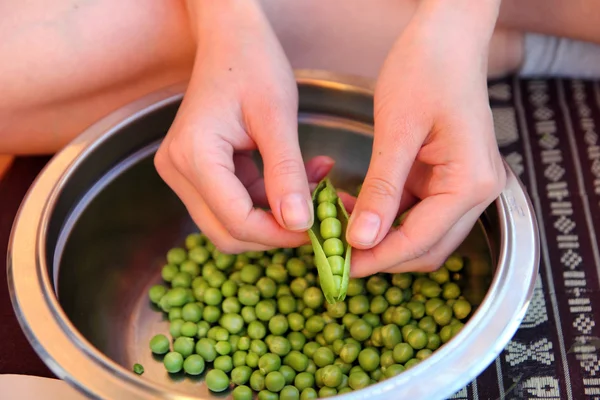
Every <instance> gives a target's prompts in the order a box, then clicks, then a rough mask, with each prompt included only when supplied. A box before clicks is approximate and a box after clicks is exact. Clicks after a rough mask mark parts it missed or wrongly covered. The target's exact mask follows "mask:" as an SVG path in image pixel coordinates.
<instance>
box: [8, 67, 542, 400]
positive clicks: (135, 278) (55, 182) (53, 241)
mask: <svg viewBox="0 0 600 400" xmlns="http://www.w3.org/2000/svg"><path fill="white" fill-rule="evenodd" d="M297 81H298V84H299V90H300V112H299V137H300V145H301V148H302V152H303V155H304V156H305V157H306V158H310V157H312V156H314V155H317V154H323V153H325V154H327V155H330V156H332V157H333V158H334V159H335V160H336V161H337V164H336V167H335V168H334V171H333V174H332V180H333V182H334V184H335V185H337V186H338V187H341V188H346V189H352V188H355V187H356V185H357V184H358V183H360V182H361V181H362V178H363V177H364V175H365V173H366V170H367V167H368V165H369V159H370V155H371V148H372V133H373V120H372V118H373V105H372V104H373V97H372V96H373V91H372V85H371V83H370V82H364V81H360V80H358V79H355V78H349V77H340V76H337V75H331V74H326V73H320V72H315V71H300V72H298V73H297ZM183 91H184V86H178V87H172V88H169V89H166V90H164V91H161V92H160V93H154V94H151V95H149V96H147V97H144V98H143V99H141V100H139V101H137V102H135V103H133V104H130V105H128V106H126V107H124V108H123V109H121V110H119V111H117V112H115V113H114V114H112V115H110V116H108V117H107V118H105V119H103V120H101V121H100V122H98V123H97V124H95V125H93V126H92V127H91V128H89V129H88V130H86V131H85V132H84V133H83V134H82V135H81V136H79V137H78V138H77V139H75V140H74V141H73V142H72V143H71V144H70V145H69V146H68V147H66V148H65V149H64V150H63V151H61V152H60V153H59V154H57V155H56V156H55V157H54V158H53V160H52V161H51V162H50V163H49V164H48V166H47V167H46V168H45V169H44V171H43V172H42V173H41V174H40V176H39V177H38V179H37V180H36V182H35V183H34V185H33V186H32V188H31V189H30V192H29V193H28V196H27V198H26V199H25V201H24V202H23V204H22V207H21V210H20V211H19V214H18V217H17V219H16V221H15V224H14V228H13V232H12V237H11V241H10V246H9V254H8V278H9V285H10V293H11V298H12V301H13V305H14V309H15V311H16V314H17V316H18V319H19V321H20V324H21V326H22V328H23V330H24V332H25V334H26V335H27V337H28V339H29V341H30V342H31V344H32V345H33V347H34V348H35V350H36V351H37V353H38V354H39V355H40V357H41V358H42V359H43V360H44V362H45V363H46V364H47V365H48V366H49V367H50V369H51V370H52V371H53V372H54V373H55V374H56V375H57V376H58V377H60V378H62V379H64V380H65V381H67V382H69V383H71V384H72V385H73V386H75V387H77V388H78V389H80V390H81V391H82V392H83V393H85V394H87V395H89V396H90V397H94V398H102V399H111V400H116V399H150V398H152V399H157V398H164V399H199V398H200V399H202V398H210V397H212V395H211V394H209V392H208V390H207V388H206V387H205V385H204V384H203V383H202V381H201V380H194V379H190V378H184V377H182V376H175V377H169V376H168V374H167V373H166V372H165V370H164V368H163V366H162V363H160V362H159V361H158V360H155V359H153V356H152V355H151V353H150V351H149V348H148V341H149V339H150V337H151V336H152V335H154V334H156V333H157V332H165V331H166V330H167V328H166V326H167V325H166V324H167V322H166V321H165V320H164V319H163V317H162V316H161V314H160V313H157V312H156V311H153V310H152V309H151V307H150V305H149V301H148V299H147V289H148V288H149V287H150V286H151V285H152V284H154V283H156V282H158V281H159V280H160V272H159V271H160V267H161V266H162V263H163V262H164V254H165V252H166V251H167V250H168V249H169V248H170V247H172V246H175V245H177V244H179V243H180V242H181V240H182V239H183V238H184V236H185V234H187V233H188V232H190V231H192V230H193V229H194V225H193V224H192V222H191V220H190V218H189V216H188V214H187V213H186V210H185V208H184V207H183V205H182V204H181V202H180V201H179V200H178V198H177V197H176V196H175V195H174V193H173V192H172V191H171V190H170V189H169V188H168V187H167V186H166V185H165V184H164V183H163V182H162V181H161V179H160V178H159V176H158V175H157V173H156V172H155V169H154V166H153V155H154V153H155V151H156V149H157V147H158V146H159V144H160V141H161V140H162V138H163V136H164V135H165V133H166V131H167V130H168V128H169V126H170V125H171V123H172V121H173V118H174V117H175V114H176V112H177V109H178V106H179V104H180V101H181V99H182V93H183ZM507 172H508V182H507V185H506V188H505V190H504V191H503V192H502V194H501V196H500V197H499V198H498V199H497V200H496V202H495V203H493V204H492V205H491V206H490V207H489V208H488V209H487V210H486V212H485V213H484V214H483V215H482V217H481V218H480V220H479V222H478V224H477V225H476V226H475V227H474V228H473V231H472V233H471V235H470V236H469V237H468V238H467V240H465V242H464V243H463V244H462V245H461V249H460V251H461V252H463V253H465V254H466V255H468V256H469V257H470V258H471V262H470V263H469V264H468V266H467V273H466V275H468V282H467V287H466V288H465V295H466V296H467V297H468V298H469V300H471V301H472V302H474V303H476V304H478V305H479V306H478V309H477V311H476V312H475V313H474V315H473V316H472V317H471V319H470V321H469V323H467V324H466V325H465V327H464V329H463V330H462V331H461V332H460V333H459V334H458V335H457V336H456V337H455V338H454V339H452V340H451V341H450V342H448V343H447V344H446V345H444V346H443V347H441V348H440V349H439V350H438V351H436V352H435V353H434V354H433V355H432V356H431V357H430V358H428V359H427V360H425V361H424V362H422V363H420V364H418V365H417V366H415V367H413V368H411V369H410V370H408V371H406V372H404V373H402V374H400V375H398V376H396V377H394V378H393V379H388V380H386V381H383V382H381V383H378V384H375V385H373V386H370V387H368V388H365V389H363V390H359V391H355V392H352V393H349V394H346V395H343V396H339V397H340V398H343V399H352V400H357V399H367V398H368V399H370V400H376V399H389V398H411V399H428V400H433V399H442V398H447V397H450V396H451V395H452V394H453V393H455V392H456V391H458V390H460V389H461V388H462V387H464V386H465V385H467V384H468V383H469V382H470V381H471V380H473V379H474V378H475V377H477V376H478V375H479V374H480V373H481V372H482V371H483V370H484V369H485V368H486V367H487V366H488V365H489V364H491V363H492V362H493V360H494V359H495V358H496V357H497V356H498V354H499V353H500V352H501V351H502V349H503V348H504V346H505V345H506V344H507V342H508V341H509V340H510V338H511V337H512V335H513V334H514V333H515V331H516V329H517V328H518V326H519V324H520V322H521V320H522V318H523V317H524V315H525V312H526V309H527V306H528V303H529V300H530V298H531V296H532V292H533V287H534V281H535V277H536V275H537V270H538V262H539V259H538V255H539V248H538V247H539V243H538V231H537V225H536V221H535V217H534V213H533V210H532V206H531V204H530V202H529V199H528V197H527V195H526V193H525V191H524V189H523V187H522V186H521V184H520V183H519V181H518V179H517V178H516V176H515V175H514V174H513V173H512V171H510V169H509V168H508V167H507ZM134 363H141V364H142V365H143V366H144V367H145V370H146V372H145V373H144V374H143V375H142V376H138V375H135V374H134V373H133V372H132V365H133V364H134ZM220 397H223V396H220Z"/></svg>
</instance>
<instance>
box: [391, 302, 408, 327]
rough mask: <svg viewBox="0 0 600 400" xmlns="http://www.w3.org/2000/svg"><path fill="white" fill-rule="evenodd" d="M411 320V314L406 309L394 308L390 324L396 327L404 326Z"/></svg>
mask: <svg viewBox="0 0 600 400" xmlns="http://www.w3.org/2000/svg"><path fill="white" fill-rule="evenodd" d="M411 318H412V312H411V311H410V310H409V309H408V308H406V307H402V306H399V307H396V309H395V310H394V312H393V314H392V322H393V323H394V324H396V325H398V326H404V325H406V324H408V322H409V321H410V319H411Z"/></svg>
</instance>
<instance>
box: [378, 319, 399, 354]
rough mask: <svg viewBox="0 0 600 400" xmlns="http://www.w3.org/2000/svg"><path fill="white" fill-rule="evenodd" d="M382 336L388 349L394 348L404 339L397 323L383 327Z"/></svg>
mask: <svg viewBox="0 0 600 400" xmlns="http://www.w3.org/2000/svg"><path fill="white" fill-rule="evenodd" d="M381 338H382V342H383V345H384V346H385V347H386V348H387V349H393V348H394V347H395V346H396V345H397V344H398V343H400V342H401V341H402V332H400V328H398V326H397V325H394V324H389V325H386V326H384V327H383V328H381Z"/></svg>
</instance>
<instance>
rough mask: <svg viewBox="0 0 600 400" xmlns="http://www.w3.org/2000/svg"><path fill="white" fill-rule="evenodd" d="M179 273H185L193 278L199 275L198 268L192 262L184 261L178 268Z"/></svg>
mask: <svg viewBox="0 0 600 400" xmlns="http://www.w3.org/2000/svg"><path fill="white" fill-rule="evenodd" d="M179 270H180V271H181V272H185V273H187V274H188V275H190V276H191V277H192V279H193V278H195V277H197V276H198V275H200V266H199V265H198V264H196V263H195V262H194V261H192V260H186V261H184V262H183V263H182V264H181V266H180V267H179Z"/></svg>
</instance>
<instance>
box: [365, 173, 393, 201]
mask: <svg viewBox="0 0 600 400" xmlns="http://www.w3.org/2000/svg"><path fill="white" fill-rule="evenodd" d="M361 192H364V193H368V195H369V197H373V198H377V199H389V198H395V197H397V196H398V194H399V193H400V190H399V188H398V186H397V185H396V184H394V183H393V182H391V181H390V180H388V179H386V178H383V177H370V178H367V179H365V181H364V183H363V186H362V189H361Z"/></svg>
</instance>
